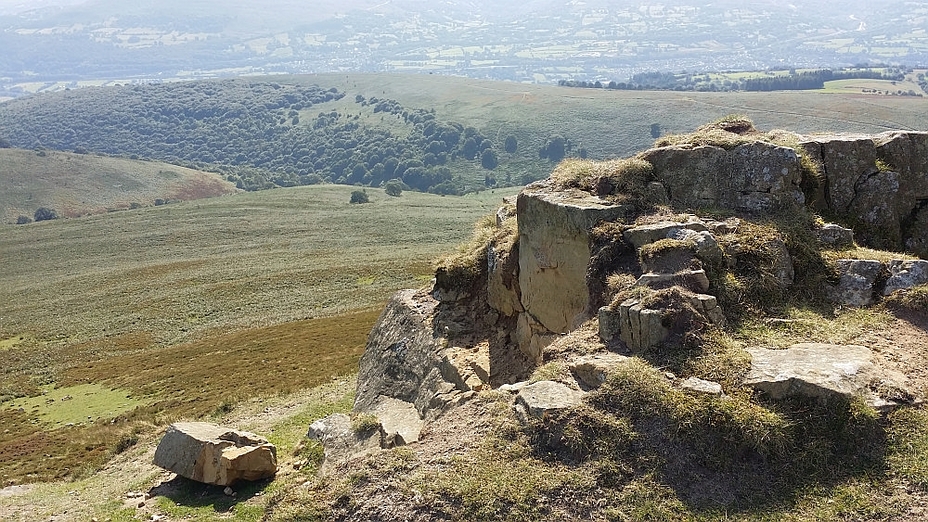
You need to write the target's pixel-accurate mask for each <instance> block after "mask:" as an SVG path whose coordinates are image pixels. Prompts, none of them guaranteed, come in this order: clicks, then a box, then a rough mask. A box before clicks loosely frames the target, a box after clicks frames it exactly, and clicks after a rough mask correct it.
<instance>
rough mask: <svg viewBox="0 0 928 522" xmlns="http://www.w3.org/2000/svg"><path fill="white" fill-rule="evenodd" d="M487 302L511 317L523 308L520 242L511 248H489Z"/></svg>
mask: <svg viewBox="0 0 928 522" xmlns="http://www.w3.org/2000/svg"><path fill="white" fill-rule="evenodd" d="M487 303H488V304H489V305H490V306H491V307H492V308H493V309H495V310H497V311H499V312H500V313H501V314H503V315H505V316H507V317H510V316H513V315H515V314H517V313H519V312H521V311H522V310H523V309H522V301H521V295H520V291H519V244H518V243H516V244H515V245H513V247H512V249H510V250H501V249H497V248H493V247H492V246H491V247H490V248H489V249H488V250H487Z"/></svg>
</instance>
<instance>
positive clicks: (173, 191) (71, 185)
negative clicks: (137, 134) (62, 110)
mask: <svg viewBox="0 0 928 522" xmlns="http://www.w3.org/2000/svg"><path fill="white" fill-rule="evenodd" d="M234 192H236V188H235V185H233V184H232V183H230V182H228V181H226V180H224V179H222V178H221V177H219V176H218V175H216V174H210V173H206V172H201V171H197V170H192V169H188V168H183V167H178V166H176V165H169V164H166V163H161V162H149V161H138V160H131V159H126V158H114V157H107V156H96V155H89V154H74V153H67V152H54V151H40V152H37V151H33V150H23V149H0V222H3V223H12V222H15V221H16V219H17V217H18V216H27V217H30V218H31V217H32V216H33V213H34V212H35V210H36V209H38V208H39V207H46V208H51V209H54V210H55V211H56V212H57V213H58V215H59V216H62V217H77V216H83V215H86V214H99V213H101V212H107V211H112V210H122V209H127V208H130V207H132V206H151V205H154V204H155V203H156V201H158V200H160V201H158V202H159V203H160V202H172V201H186V200H193V199H200V198H209V197H215V196H221V195H224V194H231V193H234Z"/></svg>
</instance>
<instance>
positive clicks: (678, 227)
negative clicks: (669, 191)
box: [622, 216, 709, 250]
mask: <svg viewBox="0 0 928 522" xmlns="http://www.w3.org/2000/svg"><path fill="white" fill-rule="evenodd" d="M683 230H692V231H693V232H706V231H708V230H709V229H708V228H707V227H706V224H705V223H703V222H702V221H701V220H700V219H699V218H697V217H696V216H692V218H691V219H690V220H689V221H687V222H685V223H677V222H673V221H662V222H660V223H651V224H649V225H641V226H637V227H633V228H630V229H628V230H626V231H625V232H623V233H622V235H623V236H624V237H625V240H626V241H628V242H629V243H630V244H631V245H632V246H634V247H635V249H636V250H638V249H640V248H641V247H643V246H644V245H647V244H650V243H655V242H657V241H660V240H661V239H668V238H674V237H676V236H677V234H679V233H680V232H681V231H683Z"/></svg>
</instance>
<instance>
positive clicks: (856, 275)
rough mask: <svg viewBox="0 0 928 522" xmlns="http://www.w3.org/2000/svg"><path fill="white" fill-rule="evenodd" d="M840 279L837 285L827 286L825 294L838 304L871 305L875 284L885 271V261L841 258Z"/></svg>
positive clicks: (839, 266) (839, 261)
mask: <svg viewBox="0 0 928 522" xmlns="http://www.w3.org/2000/svg"><path fill="white" fill-rule="evenodd" d="M837 265H838V266H837V268H838V274H840V279H839V280H838V284H837V285H835V286H829V287H828V288H826V292H825V294H826V295H827V296H828V298H829V299H830V300H831V301H832V302H834V303H837V304H842V305H846V306H870V305H871V304H873V301H874V293H875V288H874V285H875V284H876V282H877V278H879V276H880V273H881V272H882V271H883V263H880V262H879V261H875V260H866V259H839V260H838V263H837Z"/></svg>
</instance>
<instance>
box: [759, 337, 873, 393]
mask: <svg viewBox="0 0 928 522" xmlns="http://www.w3.org/2000/svg"><path fill="white" fill-rule="evenodd" d="M748 352H750V354H751V358H752V360H751V371H750V373H749V374H748V376H747V378H746V379H745V384H747V385H748V386H752V387H754V388H755V389H757V390H760V391H762V392H764V393H766V394H767V395H769V396H770V397H771V398H773V399H782V398H784V397H789V396H804V397H810V398H816V399H823V400H824V399H829V398H832V397H844V398H849V397H851V396H853V395H858V394H862V393H864V392H866V390H867V386H868V385H869V384H870V383H871V381H873V380H874V379H877V380H878V379H879V376H878V374H877V373H876V368H875V366H874V364H873V362H872V360H871V359H872V353H871V352H870V350H869V349H868V348H865V347H863V346H854V345H846V346H845V345H836V344H820V343H802V344H795V345H793V346H790V347H789V348H787V349H786V350H768V349H766V348H749V349H748Z"/></svg>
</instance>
